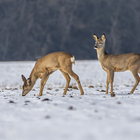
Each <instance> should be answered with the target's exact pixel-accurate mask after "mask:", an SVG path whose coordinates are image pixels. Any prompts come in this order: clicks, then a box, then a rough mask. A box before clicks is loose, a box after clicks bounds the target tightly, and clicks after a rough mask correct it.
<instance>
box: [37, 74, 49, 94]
mask: <svg viewBox="0 0 140 140" xmlns="http://www.w3.org/2000/svg"><path fill="white" fill-rule="evenodd" d="M48 78H49V74H48V73H45V74H44V75H43V76H42V79H41V87H40V92H39V96H42V92H43V89H44V85H45V84H46V82H47V80H48Z"/></svg>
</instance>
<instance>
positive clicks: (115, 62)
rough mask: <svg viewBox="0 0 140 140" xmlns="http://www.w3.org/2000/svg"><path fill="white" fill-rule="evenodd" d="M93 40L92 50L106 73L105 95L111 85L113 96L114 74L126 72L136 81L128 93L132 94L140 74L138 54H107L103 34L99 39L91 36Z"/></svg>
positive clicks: (112, 94) (139, 79) (139, 56)
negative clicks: (95, 52)
mask: <svg viewBox="0 0 140 140" xmlns="http://www.w3.org/2000/svg"><path fill="white" fill-rule="evenodd" d="M93 38H94V39H95V46H94V49H96V50H97V56H98V60H99V61H100V63H101V66H102V68H103V69H104V70H105V71H106V73H107V81H106V94H108V85H109V83H111V97H114V96H115V94H114V93H113V81H114V72H121V71H126V70H130V71H131V73H132V74H133V76H134V77H135V80H136V82H135V85H134V87H133V88H132V90H131V91H130V93H133V92H134V90H135V89H136V87H137V85H138V83H139V81H140V78H139V75H138V73H140V54H137V53H128V54H120V55H111V54H107V53H106V51H105V34H103V35H102V36H101V38H99V37H98V36H96V35H95V34H93Z"/></svg>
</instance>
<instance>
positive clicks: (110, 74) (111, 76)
mask: <svg viewBox="0 0 140 140" xmlns="http://www.w3.org/2000/svg"><path fill="white" fill-rule="evenodd" d="M109 78H110V83H111V97H114V96H115V94H114V93H113V81H114V72H113V71H110V72H109Z"/></svg>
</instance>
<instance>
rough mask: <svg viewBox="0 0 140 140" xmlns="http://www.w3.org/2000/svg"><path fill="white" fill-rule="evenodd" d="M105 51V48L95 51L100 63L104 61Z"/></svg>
mask: <svg viewBox="0 0 140 140" xmlns="http://www.w3.org/2000/svg"><path fill="white" fill-rule="evenodd" d="M105 55H106V51H105V46H104V48H102V49H97V56H98V60H99V61H100V62H102V61H103V60H104V59H105Z"/></svg>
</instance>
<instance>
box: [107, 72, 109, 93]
mask: <svg viewBox="0 0 140 140" xmlns="http://www.w3.org/2000/svg"><path fill="white" fill-rule="evenodd" d="M108 85H109V75H108V74H107V80H106V94H108Z"/></svg>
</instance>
